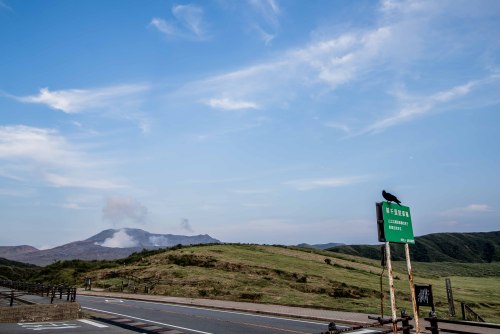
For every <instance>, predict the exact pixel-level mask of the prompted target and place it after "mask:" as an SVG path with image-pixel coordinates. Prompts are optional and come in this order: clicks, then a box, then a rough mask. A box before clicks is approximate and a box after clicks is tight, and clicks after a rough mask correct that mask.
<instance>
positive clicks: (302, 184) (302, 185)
mask: <svg viewBox="0 0 500 334" xmlns="http://www.w3.org/2000/svg"><path fill="white" fill-rule="evenodd" d="M366 179H367V177H366V176H347V177H337V178H325V179H303V180H292V181H287V182H285V185H288V186H291V187H293V188H295V189H297V190H301V191H304V190H313V189H318V188H338V187H344V186H349V185H352V184H356V183H360V182H363V181H365V180H366Z"/></svg>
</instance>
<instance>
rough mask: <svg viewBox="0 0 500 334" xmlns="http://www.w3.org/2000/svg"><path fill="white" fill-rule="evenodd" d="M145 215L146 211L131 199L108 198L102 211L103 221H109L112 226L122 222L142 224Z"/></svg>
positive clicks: (144, 220)
mask: <svg viewBox="0 0 500 334" xmlns="http://www.w3.org/2000/svg"><path fill="white" fill-rule="evenodd" d="M147 215H148V209H147V208H146V207H145V206H144V205H142V204H141V203H139V202H138V201H137V200H136V199H134V198H132V197H120V196H113V197H108V198H107V199H106V205H105V206H104V208H103V209H102V217H103V219H106V220H110V221H112V222H113V224H117V223H120V222H122V221H124V220H129V221H132V222H133V223H140V224H143V223H145V222H146V217H147Z"/></svg>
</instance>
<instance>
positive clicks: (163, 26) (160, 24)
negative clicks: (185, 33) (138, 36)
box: [150, 18, 178, 35]
mask: <svg viewBox="0 0 500 334" xmlns="http://www.w3.org/2000/svg"><path fill="white" fill-rule="evenodd" d="M150 25H152V26H153V27H155V28H156V29H158V30H159V31H160V32H162V33H164V34H165V35H176V34H178V31H177V29H176V28H175V26H173V25H172V24H170V23H168V22H167V21H165V20H163V19H160V18H153V19H152V20H151V22H150Z"/></svg>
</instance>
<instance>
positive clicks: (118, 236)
mask: <svg viewBox="0 0 500 334" xmlns="http://www.w3.org/2000/svg"><path fill="white" fill-rule="evenodd" d="M96 244H97V245H99V246H103V247H112V248H129V247H138V246H139V243H138V242H137V240H135V239H134V237H132V236H130V235H128V234H127V231H126V230H123V229H122V230H119V231H118V232H115V233H114V234H113V236H112V237H111V238H107V239H106V240H104V242H102V243H96Z"/></svg>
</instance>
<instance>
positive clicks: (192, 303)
mask: <svg viewBox="0 0 500 334" xmlns="http://www.w3.org/2000/svg"><path fill="white" fill-rule="evenodd" d="M81 296H92V297H103V298H106V297H107V298H120V299H126V300H137V301H144V302H154V303H161V304H174V305H190V306H197V307H204V308H209V309H216V310H226V311H238V312H248V313H257V314H264V315H272V316H281V317H289V318H295V319H308V320H316V321H327V322H336V323H339V324H346V325H367V324H370V323H372V322H371V321H368V320H369V319H368V315H369V314H367V315H366V317H367V321H363V322H361V321H354V320H348V319H340V318H338V319H337V318H327V317H318V316H301V315H296V314H286V313H280V312H272V311H262V310H247V309H243V308H237V307H229V306H214V305H201V304H197V303H194V302H185V303H183V302H180V301H163V300H151V299H148V298H141V297H139V296H137V297H132V296H130V297H129V296H119V297H118V296H114V295H112V294H105V295H101V294H96V293H88V292H86V293H85V294H81Z"/></svg>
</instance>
